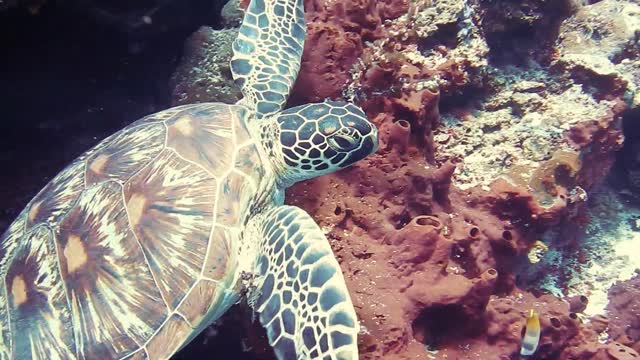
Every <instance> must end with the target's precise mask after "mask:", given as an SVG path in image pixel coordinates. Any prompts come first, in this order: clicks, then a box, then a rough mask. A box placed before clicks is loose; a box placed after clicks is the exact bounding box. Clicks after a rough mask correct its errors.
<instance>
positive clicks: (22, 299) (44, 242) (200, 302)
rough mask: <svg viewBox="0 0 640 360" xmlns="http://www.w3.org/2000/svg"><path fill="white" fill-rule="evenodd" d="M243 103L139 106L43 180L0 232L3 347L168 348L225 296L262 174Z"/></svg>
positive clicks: (66, 352) (37, 351) (57, 351)
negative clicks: (140, 112)
mask: <svg viewBox="0 0 640 360" xmlns="http://www.w3.org/2000/svg"><path fill="white" fill-rule="evenodd" d="M245 116H246V111H245V110H244V108H242V107H240V106H235V105H227V104H198V105H187V106H181V107H177V108H173V109H169V110H166V111H162V112H159V113H156V114H153V115H150V116H147V117H145V118H143V119H140V120H138V121H136V122H134V123H132V124H131V125H129V126H128V127H126V128H124V129H123V130H122V131H120V132H118V133H116V134H114V135H112V136H111V137H109V138H107V139H106V140H104V141H103V142H101V143H100V144H98V145H97V146H96V147H94V148H93V149H91V150H90V151H88V152H87V153H85V154H84V155H82V156H81V157H79V158H78V159H77V160H75V161H74V162H73V163H72V164H71V165H69V166H68V167H67V168H66V169H64V170H63V171H62V172H61V173H60V174H58V175H57V176H56V177H55V178H54V179H53V180H52V181H51V182H50V183H49V184H48V185H46V187H45V188H44V189H43V190H42V191H41V192H40V193H39V194H38V195H37V196H36V197H35V198H34V199H33V200H32V201H31V202H30V203H29V204H28V205H27V207H26V208H25V209H24V210H23V212H22V213H21V214H20V215H19V216H18V218H17V219H16V220H15V221H14V222H13V223H12V224H11V225H10V227H9V229H8V230H7V231H6V232H5V234H4V235H3V236H2V238H0V272H1V274H2V276H3V279H4V281H5V283H4V286H0V358H2V359H5V358H16V359H28V358H43V359H72V358H87V359H88V358H96V359H107V358H124V357H128V356H130V357H131V358H158V357H163V358H164V357H168V356H170V355H171V354H172V353H173V352H175V351H176V350H177V349H178V348H179V347H180V346H181V345H183V343H184V342H185V341H186V340H187V339H188V338H190V337H191V336H193V335H195V333H197V332H198V331H199V329H200V328H199V326H200V325H202V324H203V319H205V317H206V320H211V318H210V317H211V313H212V309H215V308H216V305H220V303H223V305H225V306H226V305H227V302H228V301H229V299H225V297H224V296H223V295H222V293H223V292H224V290H225V289H226V288H228V287H229V286H233V285H232V284H230V282H231V281H232V279H233V277H234V272H235V271H234V270H235V266H234V263H235V256H234V255H233V252H234V251H233V250H232V249H234V244H233V240H234V239H236V238H237V236H238V234H239V231H240V228H241V226H242V224H243V223H244V221H245V220H246V218H247V216H248V213H249V207H250V206H251V204H252V202H253V199H254V196H255V195H256V193H257V190H256V189H257V186H258V184H259V182H260V179H263V178H264V177H265V171H264V168H263V166H262V163H261V161H260V155H259V153H258V149H257V146H256V144H255V143H254V141H253V139H252V138H251V136H250V134H249V131H248V130H247V127H246V124H245ZM227 293H228V292H227ZM218 312H219V311H218Z"/></svg>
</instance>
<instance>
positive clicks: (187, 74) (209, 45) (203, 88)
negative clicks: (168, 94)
mask: <svg viewBox="0 0 640 360" xmlns="http://www.w3.org/2000/svg"><path fill="white" fill-rule="evenodd" d="M237 35H238V32H237V31H236V30H234V29H224V30H213V29H211V28H209V27H202V28H200V29H199V30H198V31H196V32H195V33H194V34H193V35H191V36H190V37H189V39H188V40H187V41H186V44H185V48H184V54H183V57H182V62H181V63H180V65H178V67H177V69H176V70H175V72H174V73H173V75H172V77H171V82H170V85H169V86H170V87H171V89H172V99H171V104H172V106H177V105H183V104H192V103H198V102H204V101H207V100H208V99H216V101H221V102H225V103H228V104H231V103H235V102H236V101H238V100H239V99H240V97H241V94H240V89H239V88H237V87H236V86H235V84H234V83H233V79H232V78H231V69H230V67H229V59H230V58H231V55H232V52H231V43H232V42H233V40H234V39H235V38H236V36H237Z"/></svg>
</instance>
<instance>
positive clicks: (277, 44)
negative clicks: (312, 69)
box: [231, 0, 306, 119]
mask: <svg viewBox="0 0 640 360" xmlns="http://www.w3.org/2000/svg"><path fill="white" fill-rule="evenodd" d="M305 35H306V24H305V21H304V5H303V0H252V1H251V3H250V4H249V7H248V8H247V11H246V13H245V15H244V20H243V22H242V26H240V30H239V32H238V37H237V38H236V40H235V41H234V42H233V58H232V59H231V72H232V73H233V78H234V79H235V81H236V83H237V84H238V86H240V89H241V90H242V94H243V95H244V98H243V99H242V100H240V102H241V103H242V104H243V105H246V106H247V107H249V108H251V109H252V110H255V117H256V119H261V118H264V117H266V116H268V115H272V114H275V113H277V112H278V111H280V110H282V108H283V107H284V105H285V103H286V102H287V98H288V96H289V93H290V91H291V88H292V87H293V84H294V82H295V80H296V77H297V76H298V70H299V69H300V58H301V57H302V49H303V47H304V38H305Z"/></svg>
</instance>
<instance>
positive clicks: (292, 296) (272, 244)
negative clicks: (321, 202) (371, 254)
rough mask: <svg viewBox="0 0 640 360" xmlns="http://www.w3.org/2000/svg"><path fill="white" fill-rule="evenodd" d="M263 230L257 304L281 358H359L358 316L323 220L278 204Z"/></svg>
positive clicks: (257, 308) (270, 338)
mask: <svg viewBox="0 0 640 360" xmlns="http://www.w3.org/2000/svg"><path fill="white" fill-rule="evenodd" d="M258 229H259V232H260V233H261V234H262V236H263V242H262V244H261V248H260V253H259V255H258V260H257V262H256V265H255V268H254V274H255V275H257V276H258V279H259V286H260V288H259V289H257V293H256V300H255V303H254V304H253V305H254V310H256V312H257V313H258V316H259V319H260V322H261V323H262V325H263V326H264V327H265V328H266V330H267V336H268V338H269V343H270V344H271V346H273V348H274V351H275V354H276V356H277V357H278V359H287V360H288V359H336V360H337V359H344V360H347V359H357V358H358V348H357V342H356V338H357V334H358V330H359V324H358V320H357V318H356V314H355V311H354V308H353V304H352V303H351V299H350V296H349V292H348V291H347V287H346V285H345V282H344V278H343V276H342V272H341V270H340V266H339V265H338V261H337V260H336V259H335V257H334V256H333V253H332V251H331V247H330V245H329V242H328V241H327V239H326V237H325V236H324V234H323V233H322V231H321V230H320V228H319V227H318V225H317V224H316V223H315V222H314V221H313V219H312V218H311V217H310V216H309V215H308V214H307V213H305V212H304V211H303V210H301V209H299V208H297V207H294V206H279V207H277V208H274V209H272V210H270V211H269V212H267V214H266V216H265V217H263V218H262V220H261V223H260V224H259V225H258Z"/></svg>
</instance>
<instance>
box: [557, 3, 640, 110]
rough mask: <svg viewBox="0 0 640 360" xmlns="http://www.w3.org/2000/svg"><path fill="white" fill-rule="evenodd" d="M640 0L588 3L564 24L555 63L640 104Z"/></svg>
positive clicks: (612, 93) (608, 93)
mask: <svg viewBox="0 0 640 360" xmlns="http://www.w3.org/2000/svg"><path fill="white" fill-rule="evenodd" d="M639 32H640V4H638V3H637V2H633V1H620V0H603V1H598V2H596V3H595V4H592V5H588V6H584V7H582V8H580V10H579V11H578V12H577V13H576V14H574V15H573V16H571V17H570V18H568V19H567V20H565V21H564V22H563V23H562V26H561V27H560V34H559V36H558V41H557V48H556V49H557V54H556V55H555V58H556V60H555V65H557V66H559V67H560V68H561V69H562V70H564V71H569V72H571V73H572V74H573V76H574V77H575V78H577V79H578V80H580V81H581V82H587V83H594V82H595V83H597V84H596V85H595V87H596V88H598V89H599V91H601V92H603V93H604V94H606V95H608V96H612V95H613V96H622V95H624V96H626V97H627V99H628V101H629V102H630V104H631V106H632V107H637V106H640V43H639V42H638V33H639Z"/></svg>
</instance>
